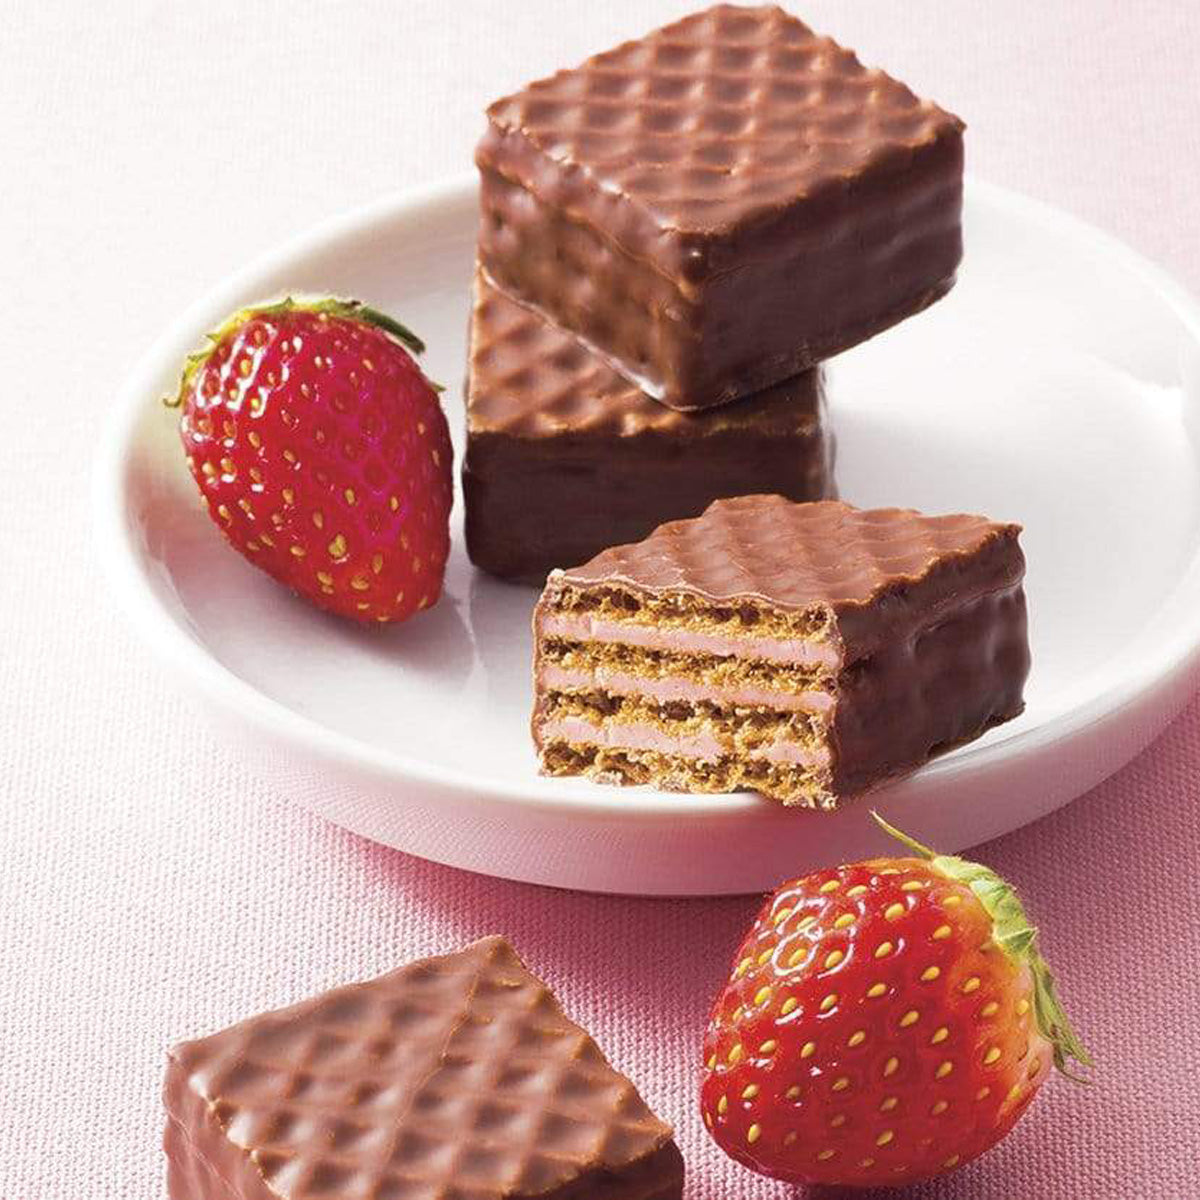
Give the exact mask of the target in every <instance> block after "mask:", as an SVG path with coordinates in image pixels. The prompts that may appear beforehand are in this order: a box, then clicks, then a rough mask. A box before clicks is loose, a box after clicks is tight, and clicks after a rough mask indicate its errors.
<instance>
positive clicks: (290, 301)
mask: <svg viewBox="0 0 1200 1200" xmlns="http://www.w3.org/2000/svg"><path fill="white" fill-rule="evenodd" d="M290 312H310V313H324V314H326V315H327V316H331V317H340V318H343V319H345V320H349V321H361V322H362V323H363V324H366V325H373V326H375V328H377V329H382V330H383V332H384V333H386V334H387V335H388V336H389V337H390V338H392V339H393V340H394V341H397V342H399V343H400V344H401V345H402V346H403V347H404V348H405V349H406V350H408V351H409V352H410V353H411V354H423V353H424V352H425V343H424V342H423V341H422V340H421V339H420V338H419V337H417V335H416V334H415V333H413V331H412V330H411V329H409V328H408V326H407V325H403V324H401V323H400V322H399V321H397V320H396V319H395V318H394V317H389V316H388V315H387V313H384V312H380V311H379V309H377V308H372V307H371V306H370V305H369V304H364V303H363V302H362V301H361V300H347V299H341V298H339V297H337V296H323V297H314V298H308V297H302V298H300V299H297V298H296V297H294V296H285V297H284V298H283V299H282V300H271V301H268V302H266V303H264V304H251V305H247V306H246V307H245V308H239V309H238V310H237V312H235V313H234V314H233V315H232V316H231V317H229V318H228V319H227V320H226V321H225V322H224V323H223V324H222V325H221V326H220V327H219V328H218V329H216V330H214V331H213V332H212V333H209V334H207V335H206V337H207V340H208V345H207V346H205V347H204V349H202V350H197V351H196V352H195V353H194V354H189V355H188V356H187V359H186V360H185V361H184V364H183V375H182V376H181V378H180V380H179V391H178V393H177V394H176V395H175V396H173V397H168V398H167V399H166V400H165V401H164V403H165V404H166V405H167V406H168V407H169V408H178V407H179V405H180V404H182V403H183V399H184V397H185V396H186V395H187V392H188V388H189V387H190V386H191V384H192V380H193V379H195V377H196V374H197V372H198V371H200V370H201V369H202V368H203V366H204V364H205V363H206V362H207V361H208V357H209V355H210V354H211V353H212V352H213V349H214V348H215V347H217V346H219V345H220V344H221V343H222V342H223V341H224V340H225V339H226V338H228V337H231V336H232V335H233V334H235V333H237V331H238V330H239V329H241V328H242V326H243V325H245V324H246V323H247V322H248V321H251V320H253V319H254V318H255V317H281V316H284V315H285V314H287V313H290ZM437 390H439V391H440V390H441V389H440V388H438V389H437Z"/></svg>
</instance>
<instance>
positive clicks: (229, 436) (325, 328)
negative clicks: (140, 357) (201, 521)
mask: <svg viewBox="0 0 1200 1200" xmlns="http://www.w3.org/2000/svg"><path fill="white" fill-rule="evenodd" d="M209 342H210V344H209V346H208V347H207V348H206V349H204V350H203V351H202V352H200V353H199V354H195V355H193V356H192V357H191V358H190V359H189V360H188V362H187V365H186V367H185V368H184V372H183V379H182V381H181V383H180V389H179V398H178V403H179V405H180V406H181V407H182V415H181V419H180V436H181V438H182V439H183V446H184V450H185V452H186V454H187V462H188V466H189V468H190V469H191V472H192V475H193V476H194V478H195V480H196V483H197V484H198V485H199V488H200V493H201V495H202V497H203V499H204V502H205V504H206V506H207V508H208V512H209V515H210V516H211V517H212V519H213V521H214V522H216V525H217V527H218V528H219V529H220V530H221V532H222V533H223V534H224V535H225V537H226V538H227V539H228V540H229V542H230V543H231V544H232V545H233V546H234V548H235V549H237V550H238V551H240V552H241V553H242V554H243V555H245V557H246V558H248V559H249V560H250V561H251V562H252V563H254V564H255V566H258V567H261V568H262V569H263V570H264V571H266V572H267V574H268V575H270V576H272V577H273V578H274V579H276V580H278V581H279V582H280V583H282V584H285V585H286V586H288V587H290V588H292V589H293V590H295V591H296V592H298V593H299V594H300V595H302V596H304V597H306V598H307V599H309V600H311V601H312V602H313V603H314V604H317V605H319V606H320V607H321V608H324V609H327V610H329V611H330V612H333V613H337V614H339V615H340V616H343V617H350V618H353V619H354V620H358V621H379V622H387V621H403V620H404V619H405V618H407V617H410V616H412V614H413V613H415V612H416V611H417V610H418V609H422V608H426V607H428V606H429V605H431V604H432V603H433V602H434V601H435V600H436V599H437V598H438V596H439V595H440V593H441V588H442V576H443V574H444V571H445V566H446V558H447V555H448V554H449V550H450V531H449V517H450V503H451V495H452V491H451V477H450V466H451V449H450V435H449V431H448V429H447V426H446V417H445V414H444V413H443V412H442V409H441V406H440V404H439V403H438V397H437V392H436V390H435V389H434V386H433V385H432V384H431V383H430V382H429V380H427V379H426V378H425V376H424V375H423V374H422V373H421V370H420V368H419V367H418V366H417V365H416V363H415V362H414V361H413V358H412V355H411V354H410V353H409V351H410V350H411V351H413V352H414V353H420V352H421V351H422V350H423V349H424V347H423V345H422V344H421V342H420V341H419V339H417V338H416V337H415V336H414V335H413V334H412V333H410V332H409V331H408V330H407V329H405V328H404V326H403V325H400V324H399V323H398V322H396V321H393V320H391V318H389V317H386V316H384V315H383V314H382V313H379V312H376V311H375V310H374V309H371V308H367V307H366V306H364V305H362V304H359V303H358V302H356V301H352V300H317V301H295V300H292V299H287V300H284V301H281V302H279V303H274V304H265V305H262V306H258V307H253V308H246V309H243V310H241V311H240V312H238V313H235V314H234V316H232V317H231V318H230V319H229V320H228V321H227V322H226V323H225V325H223V326H222V327H221V329H219V330H218V331H217V332H216V333H215V334H210V335H209ZM406 347H407V348H406Z"/></svg>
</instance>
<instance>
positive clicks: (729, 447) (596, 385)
mask: <svg viewBox="0 0 1200 1200" xmlns="http://www.w3.org/2000/svg"><path fill="white" fill-rule="evenodd" d="M824 414H825V394H824V387H823V383H822V378H821V374H820V371H819V369H818V370H813V371H806V372H804V373H803V374H801V375H798V376H797V377H796V378H794V379H791V380H788V381H786V382H785V383H781V384H777V385H776V386H775V387H772V388H768V389H767V390H766V391H764V392H760V393H758V394H757V395H754V396H750V397H747V398H746V399H744V400H741V401H739V402H738V403H736V404H731V405H727V406H725V407H723V408H720V409H717V410H716V411H714V412H708V413H695V414H688V413H681V412H676V411H675V410H673V409H669V408H665V407H664V406H663V405H661V404H659V403H657V402H656V401H654V400H651V399H650V398H649V397H648V396H646V395H644V394H643V393H642V392H640V391H639V390H638V389H637V388H636V387H634V386H633V385H632V384H631V383H629V382H627V381H626V380H625V379H623V378H622V377H621V376H620V375H618V374H617V373H616V372H615V371H613V370H612V369H611V368H610V367H608V366H607V365H605V363H604V362H603V361H602V360H600V359H598V358H596V356H595V355H593V354H591V353H589V352H588V351H587V350H586V349H584V347H583V346H582V345H580V343H579V342H577V341H575V339H573V338H572V337H571V336H570V335H569V334H566V333H563V332H562V331H561V330H560V329H557V328H556V327H555V326H553V325H550V324H548V323H547V322H546V321H544V320H542V318H541V317H539V316H537V315H536V314H535V313H532V312H530V311H529V310H528V309H526V308H524V307H522V306H521V305H519V304H517V303H515V302H514V301H512V300H510V299H509V298H508V297H507V296H505V295H504V294H503V293H502V292H500V291H498V290H497V289H495V288H494V287H492V286H491V285H490V284H489V283H488V282H487V280H485V279H484V278H482V276H480V277H477V278H476V281H475V303H474V309H473V314H472V320H471V352H470V365H469V374H468V380H467V449H466V455H465V457H464V461H463V496H464V499H465V501H466V540H467V553H468V554H469V555H470V557H471V561H472V562H474V563H475V565H476V566H478V567H481V568H482V569H483V570H485V571H489V572H491V573H492V574H493V575H499V576H501V577H502V578H506V579H512V580H520V581H522V582H526V583H533V584H536V585H537V586H538V587H541V586H542V584H544V583H545V582H546V575H547V574H548V573H549V571H550V570H551V569H552V568H554V567H571V566H576V565H578V564H579V563H583V562H586V561H587V560H588V559H589V558H591V557H592V556H593V555H595V554H597V553H599V552H600V551H601V550H603V549H604V548H605V547H607V546H615V545H619V544H620V543H622V542H631V541H637V540H638V539H640V538H643V537H645V536H646V535H647V534H648V533H650V532H651V530H653V529H654V528H655V527H656V526H658V525H661V524H662V523H663V522H664V521H669V520H674V519H676V518H682V517H695V516H699V514H700V513H702V512H703V511H704V509H705V508H707V507H708V505H709V504H710V503H711V502H712V501H713V500H716V499H718V498H719V497H722V496H737V495H741V494H743V493H746V492H761V491H764V490H766V491H771V492H778V493H780V494H781V495H785V496H789V497H790V498H791V499H793V500H816V499H820V498H822V497H824V496H828V495H832V494H833V492H832V488H833V480H832V458H833V446H832V438H831V436H830V434H829V433H828V427H827V425H826V422H825V415H824Z"/></svg>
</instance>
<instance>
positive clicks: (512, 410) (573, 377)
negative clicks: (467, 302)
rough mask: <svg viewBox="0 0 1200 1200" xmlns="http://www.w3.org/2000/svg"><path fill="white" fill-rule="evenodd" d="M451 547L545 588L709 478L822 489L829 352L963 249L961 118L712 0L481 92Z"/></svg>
mask: <svg viewBox="0 0 1200 1200" xmlns="http://www.w3.org/2000/svg"><path fill="white" fill-rule="evenodd" d="M476 162H477V164H478V166H479V170H480V175H481V181H482V190H481V207H482V212H481V222H480V232H479V246H478V260H479V269H478V273H477V276H476V281H475V295H474V307H473V312H472V320H471V355H470V367H469V379H468V388H467V422H468V439H467V451H466V457H465V463H464V491H465V497H466V520H467V545H468V550H469V553H470V555H471V558H472V560H473V561H474V562H475V563H476V564H477V565H478V566H480V567H482V568H484V569H485V570H488V571H491V572H493V573H494V574H497V575H501V576H504V577H507V578H512V579H521V580H526V581H530V582H535V583H541V582H542V581H543V580H544V579H545V577H546V574H547V572H548V571H549V570H550V569H551V568H553V567H573V566H577V565H579V564H580V563H582V562H584V561H585V560H586V559H588V558H589V557H591V556H592V555H594V554H595V553H597V552H599V551H600V550H602V549H604V548H605V547H608V546H611V545H615V544H618V543H621V542H628V541H632V540H637V539H639V538H642V537H644V536H646V535H647V534H648V533H650V532H651V531H652V530H653V529H654V528H656V527H657V526H658V525H660V524H662V523H663V522H664V521H667V520H674V519H679V518H687V517H694V516H697V515H699V513H700V512H702V511H703V510H704V508H705V507H706V506H707V505H708V504H709V503H710V502H711V501H713V500H715V499H718V498H720V497H726V496H736V495H744V494H751V493H764V492H770V493H777V494H780V495H783V496H786V497H788V498H789V499H792V500H798V501H800V500H815V499H820V498H822V497H826V496H830V495H832V494H833V485H832V477H831V470H830V464H831V444H830V439H829V435H828V433H827V430H826V423H825V416H824V401H823V382H822V378H821V374H820V371H821V367H820V364H821V363H822V362H823V361H824V360H825V359H827V358H829V357H830V356H831V355H833V354H836V353H838V352H839V351H842V350H845V349H847V348H848V347H850V346H853V345H855V344H857V343H859V342H861V341H864V340H865V339H866V338H869V337H871V336H872V335H874V334H876V333H879V332H880V331H881V330H883V329H886V328H887V327H889V326H891V325H894V324H895V323H896V322H898V321H900V320H902V319H903V318H905V317H907V316H910V315H911V314H913V313H915V312H917V311H919V310H920V309H923V308H925V307H926V306H927V305H929V304H930V303H932V302H933V301H934V300H936V299H938V298H939V297H940V296H942V295H943V294H945V292H946V291H947V290H948V289H949V288H950V287H951V285H952V284H953V282H954V276H955V271H956V268H957V266H958V262H959V258H960V256H961V250H962V239H961V229H960V214H961V207H962V124H961V122H959V121H958V119H957V118H955V117H953V116H951V115H949V114H948V113H946V112H944V111H942V110H941V109H940V108H938V107H937V106H936V105H933V104H931V103H928V102H926V101H922V100H919V99H917V97H916V96H914V95H913V94H912V92H910V91H909V90H908V88H906V87H905V86H904V85H903V84H901V83H898V82H897V81H896V80H894V79H892V78H890V77H889V76H887V75H885V74H883V73H882V72H881V71H875V70H868V69H867V68H865V67H863V66H862V65H861V64H860V63H859V61H858V59H857V58H856V57H855V56H854V55H853V54H852V53H851V52H850V51H848V50H844V49H842V48H841V47H840V46H838V45H836V44H835V43H834V42H832V41H830V40H829V39H827V38H823V37H819V36H817V35H816V34H814V33H813V32H812V31H811V30H810V29H808V28H807V26H805V25H804V24H802V23H801V22H800V21H798V20H796V19H795V18H793V17H791V16H789V15H787V14H786V13H784V12H783V11H782V10H780V9H778V8H741V7H735V6H730V5H719V6H717V7H715V8H711V9H709V10H707V11H705V12H702V13H698V14H696V15H695V16H692V17H688V18H687V19H685V20H682V21H679V22H677V23H675V24H673V25H669V26H667V27H665V28H663V29H660V30H658V31H657V32H655V33H652V34H650V35H648V36H647V37H645V38H642V39H641V40H639V41H632V42H627V43H625V44H624V45H622V46H618V47H617V48H616V49H614V50H611V51H609V52H607V53H604V54H599V55H596V56H595V57H594V58H591V59H589V60H588V61H587V62H585V63H584V64H583V65H582V66H580V67H577V68H575V69H574V70H568V71H561V72H559V73H558V74H557V75H553V76H551V77H550V78H548V79H543V80H540V81H539V82H537V83H533V84H531V85H530V86H528V87H527V88H525V89H524V90H523V91H520V92H518V93H516V94H514V95H512V96H509V97H506V98H505V99H502V100H499V101H497V102H496V103H495V104H493V105H492V106H491V107H490V108H489V109H488V129H487V132H486V134H485V136H484V138H483V140H482V141H481V143H480V144H479V147H478V150H477V152H476Z"/></svg>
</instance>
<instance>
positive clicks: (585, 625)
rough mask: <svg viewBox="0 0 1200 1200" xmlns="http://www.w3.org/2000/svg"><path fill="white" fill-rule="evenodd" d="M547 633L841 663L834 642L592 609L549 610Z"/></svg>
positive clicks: (811, 663) (812, 663)
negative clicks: (707, 628)
mask: <svg viewBox="0 0 1200 1200" xmlns="http://www.w3.org/2000/svg"><path fill="white" fill-rule="evenodd" d="M540 631H541V635H542V637H544V638H563V639H567V640H570V641H576V642H588V641H598V642H610V643H614V644H616V645H620V646H637V647H639V648H641V649H645V650H673V651H678V652H681V653H684V654H714V655H717V656H718V657H721V658H731V657H741V658H756V659H761V660H762V661H764V662H778V663H787V664H788V665H789V666H798V667H826V668H830V669H833V668H836V667H837V666H838V663H839V655H838V652H837V649H836V648H835V647H834V646H832V645H830V644H829V643H828V642H806V641H801V640H799V639H792V640H789V639H786V638H775V637H761V636H755V635H753V634H751V635H747V636H736V635H735V636H732V637H731V636H729V635H728V634H720V633H705V632H703V631H701V630H696V629H680V630H670V631H665V630H662V629H658V628H656V627H655V626H653V625H637V624H635V623H634V622H632V621H614V620H612V619H611V618H608V617H595V616H589V615H588V614H586V613H549V614H547V615H546V616H545V617H544V618H543V619H542V623H541V629H540Z"/></svg>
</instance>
